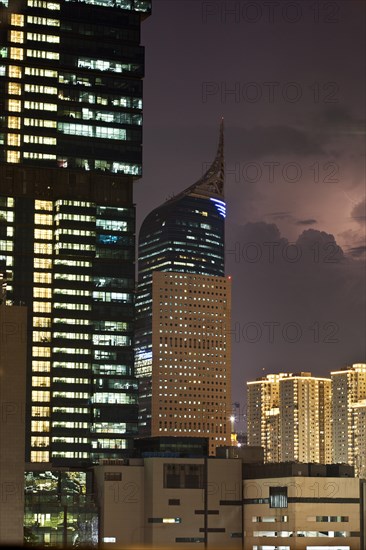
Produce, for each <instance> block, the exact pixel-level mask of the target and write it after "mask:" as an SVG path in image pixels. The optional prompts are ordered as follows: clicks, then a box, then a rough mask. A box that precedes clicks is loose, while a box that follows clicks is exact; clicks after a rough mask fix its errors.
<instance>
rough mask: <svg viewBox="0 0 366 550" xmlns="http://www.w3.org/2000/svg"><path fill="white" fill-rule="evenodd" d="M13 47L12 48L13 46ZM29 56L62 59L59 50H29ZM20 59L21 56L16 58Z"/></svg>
mask: <svg viewBox="0 0 366 550" xmlns="http://www.w3.org/2000/svg"><path fill="white" fill-rule="evenodd" d="M11 49H12V48H11ZM27 56H28V57H37V58H40V59H55V60H58V59H60V54H59V53H58V52H45V51H44V50H27ZM14 59H19V58H17V57H16V58H14Z"/></svg>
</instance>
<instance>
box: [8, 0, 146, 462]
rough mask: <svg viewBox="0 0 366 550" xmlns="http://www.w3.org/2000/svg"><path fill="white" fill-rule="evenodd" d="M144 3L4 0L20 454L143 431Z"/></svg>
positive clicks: (37, 457) (79, 448)
mask: <svg viewBox="0 0 366 550" xmlns="http://www.w3.org/2000/svg"><path fill="white" fill-rule="evenodd" d="M149 12H150V3H149V2H148V1H146V0H116V1H113V2H111V1H109V0H97V1H86V2H85V1H83V2H79V1H76V0H75V1H74V0H73V1H69V0H61V1H60V0H58V1H55V2H53V1H52V2H48V1H45V0H20V1H16V2H15V0H14V1H12V0H9V2H7V3H4V2H0V273H4V277H5V279H6V300H7V301H8V302H9V303H17V304H19V303H22V304H24V305H27V306H28V315H29V319H28V326H29V327H33V329H32V330H31V331H29V335H28V379H27V388H28V396H27V412H28V416H27V442H26V460H27V461H31V462H52V463H53V464H57V465H61V466H78V465H80V464H86V463H90V462H93V463H96V462H98V461H99V460H100V459H101V458H107V457H111V458H118V457H121V456H123V454H125V453H126V452H127V451H128V450H129V449H130V448H131V447H132V444H133V437H134V435H135V434H136V433H137V382H136V379H135V377H134V367H133V331H134V301H135V290H134V286H135V283H134V278H135V276H134V255H135V254H134V249H135V209H134V205H133V198H132V185H133V182H134V180H135V179H136V178H138V177H139V176H140V175H141V159H142V144H141V142H142V77H143V71H144V49H143V47H142V46H141V45H140V25H141V21H142V20H143V19H144V18H145V17H147V16H148V15H149Z"/></svg>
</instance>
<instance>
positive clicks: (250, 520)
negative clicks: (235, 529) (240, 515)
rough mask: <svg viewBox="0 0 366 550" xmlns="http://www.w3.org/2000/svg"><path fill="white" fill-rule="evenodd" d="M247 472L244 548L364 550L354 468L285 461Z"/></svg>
mask: <svg viewBox="0 0 366 550" xmlns="http://www.w3.org/2000/svg"><path fill="white" fill-rule="evenodd" d="M243 472H244V482H243V483H244V488H243V497H244V499H243V502H244V541H245V544H244V548H245V550H326V549H327V550H330V549H337V550H364V548H365V547H364V546H362V544H361V539H360V531H361V523H360V502H361V500H360V480H359V479H357V478H354V477H353V469H352V468H351V467H349V466H337V465H329V466H323V465H315V464H293V463H285V464H284V463H282V464H266V465H264V466H261V467H258V466H253V467H252V466H251V465H247V466H246V467H245V468H244V470H243Z"/></svg>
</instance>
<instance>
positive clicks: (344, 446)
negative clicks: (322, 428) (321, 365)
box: [331, 363, 366, 478]
mask: <svg viewBox="0 0 366 550" xmlns="http://www.w3.org/2000/svg"><path fill="white" fill-rule="evenodd" d="M331 377H332V388H333V396H332V409H333V461H334V462H335V463H341V464H343V463H344V464H351V465H353V466H354V467H355V473H356V475H358V476H360V477H364V478H366V363H355V364H354V365H351V366H349V367H346V368H344V369H342V370H339V371H334V372H331Z"/></svg>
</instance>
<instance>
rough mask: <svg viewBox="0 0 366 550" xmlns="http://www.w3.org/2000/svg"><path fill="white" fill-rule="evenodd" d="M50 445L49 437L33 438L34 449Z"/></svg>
mask: <svg viewBox="0 0 366 550" xmlns="http://www.w3.org/2000/svg"><path fill="white" fill-rule="evenodd" d="M49 444H50V438H49V437H42V436H33V437H31V446H32V447H48V445H49Z"/></svg>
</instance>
